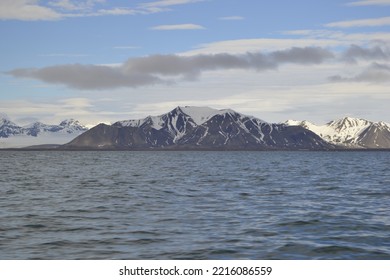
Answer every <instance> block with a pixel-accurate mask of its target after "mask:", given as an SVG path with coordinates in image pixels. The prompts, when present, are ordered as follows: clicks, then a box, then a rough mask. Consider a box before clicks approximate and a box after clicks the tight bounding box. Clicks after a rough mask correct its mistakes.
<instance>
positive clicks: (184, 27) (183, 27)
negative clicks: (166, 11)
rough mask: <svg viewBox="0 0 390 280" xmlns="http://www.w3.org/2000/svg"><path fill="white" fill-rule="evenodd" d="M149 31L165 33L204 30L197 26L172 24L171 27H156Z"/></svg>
mask: <svg viewBox="0 0 390 280" xmlns="http://www.w3.org/2000/svg"><path fill="white" fill-rule="evenodd" d="M150 29H152V30H163V31H167V30H200V29H205V28H204V27H203V26H201V25H198V24H192V23H187V24H173V25H158V26H154V27H152V28H150Z"/></svg>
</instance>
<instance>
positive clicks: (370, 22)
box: [325, 17, 390, 28]
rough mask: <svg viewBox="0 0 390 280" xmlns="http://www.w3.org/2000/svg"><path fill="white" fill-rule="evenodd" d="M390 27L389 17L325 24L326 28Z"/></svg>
mask: <svg viewBox="0 0 390 280" xmlns="http://www.w3.org/2000/svg"><path fill="white" fill-rule="evenodd" d="M385 25H390V17H381V18H367V19H358V20H348V21H337V22H331V23H328V24H325V26H326V27H338V28H351V27H363V26H368V27H373V26H385Z"/></svg>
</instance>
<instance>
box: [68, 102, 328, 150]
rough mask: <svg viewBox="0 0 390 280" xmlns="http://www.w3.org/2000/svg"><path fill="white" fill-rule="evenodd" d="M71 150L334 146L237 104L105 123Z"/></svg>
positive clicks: (76, 141) (181, 109)
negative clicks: (237, 109) (240, 110)
mask: <svg viewBox="0 0 390 280" xmlns="http://www.w3.org/2000/svg"><path fill="white" fill-rule="evenodd" d="M63 147H64V148H67V149H82V148H89V149H129V150H132V149H191V150H200V149H206V150H207V149H216V150H240V149H241V150H268V149H273V150H276V149H284V150H288V149H314V150H322V149H333V145H331V144H329V143H327V142H325V141H323V140H322V139H321V138H320V137H319V136H318V135H316V134H315V133H313V132H311V131H309V130H307V129H305V128H302V127H289V126H287V125H285V124H273V123H268V122H265V121H263V120H260V119H258V118H255V117H252V116H247V115H244V114H240V113H238V112H235V111H234V110H231V109H224V110H216V109H211V108H208V107H192V106H187V107H180V106H179V107H176V108H174V109H173V110H171V111H169V112H168V113H166V114H162V115H159V116H148V117H146V118H144V119H140V120H126V121H119V122H115V123H114V124H112V125H105V124H99V125H98V126H96V127H94V128H92V129H90V130H89V131H87V132H85V133H84V134H82V135H80V136H78V137H76V139H74V140H73V141H71V142H70V143H68V144H66V145H64V146H63Z"/></svg>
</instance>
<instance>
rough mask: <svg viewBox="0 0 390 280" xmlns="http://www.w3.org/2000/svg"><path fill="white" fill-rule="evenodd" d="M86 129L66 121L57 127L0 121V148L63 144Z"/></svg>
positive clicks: (36, 123) (71, 120) (3, 119)
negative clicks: (22, 124) (21, 124)
mask: <svg viewBox="0 0 390 280" xmlns="http://www.w3.org/2000/svg"><path fill="white" fill-rule="evenodd" d="M87 130H88V128H87V127H85V126H84V125H82V124H80V122H79V121H77V120H74V119H68V120H64V121H62V122H61V123H60V124H58V125H48V124H44V123H41V122H35V123H32V124H29V125H26V126H20V125H17V124H16V123H14V122H12V121H10V120H9V119H8V118H1V119H0V148H20V147H26V146H31V145H44V144H58V145H62V144H65V143H67V142H69V141H71V140H72V139H74V138H75V137H76V136H78V135H80V134H82V133H83V132H85V131H87Z"/></svg>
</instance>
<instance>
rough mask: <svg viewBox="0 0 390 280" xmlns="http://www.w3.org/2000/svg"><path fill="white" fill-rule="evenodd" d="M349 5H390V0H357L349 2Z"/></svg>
mask: <svg viewBox="0 0 390 280" xmlns="http://www.w3.org/2000/svg"><path fill="white" fill-rule="evenodd" d="M347 5H348V6H388V5H390V0H364V1H355V2H350V3H348V4H347Z"/></svg>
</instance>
